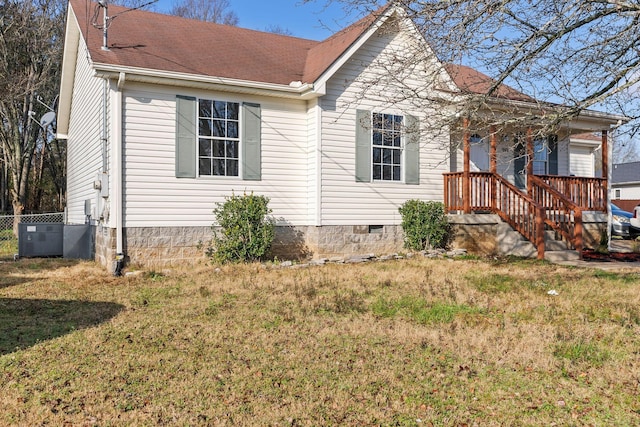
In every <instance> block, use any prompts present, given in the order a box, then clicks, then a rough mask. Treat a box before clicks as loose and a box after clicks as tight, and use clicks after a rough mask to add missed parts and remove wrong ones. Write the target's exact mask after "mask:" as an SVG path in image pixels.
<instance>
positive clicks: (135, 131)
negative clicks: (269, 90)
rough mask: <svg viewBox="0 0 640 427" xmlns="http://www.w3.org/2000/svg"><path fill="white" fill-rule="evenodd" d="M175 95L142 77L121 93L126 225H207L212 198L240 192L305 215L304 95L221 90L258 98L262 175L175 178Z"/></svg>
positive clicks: (291, 215) (287, 217)
mask: <svg viewBox="0 0 640 427" xmlns="http://www.w3.org/2000/svg"><path fill="white" fill-rule="evenodd" d="M185 92H187V93H179V94H180V95H188V96H193V97H198V98H205V99H220V98H222V95H221V94H218V93H210V92H192V91H185ZM175 97H176V92H175V91H172V90H171V89H168V88H165V89H162V88H154V87H151V86H143V85H140V86H139V87H136V88H135V90H133V89H129V90H126V91H125V93H124V112H123V117H124V119H123V133H124V177H125V180H124V182H125V187H124V209H125V215H124V218H125V227H145V226H149V227H151V226H153V227H158V226H210V225H212V224H213V221H214V216H213V212H212V211H213V209H214V208H215V207H216V203H217V202H224V197H225V196H230V195H231V194H232V193H235V194H243V193H244V192H247V193H251V192H254V193H255V194H258V195H265V196H267V197H269V198H270V199H271V201H270V203H269V206H270V207H271V208H272V209H273V215H274V216H275V217H276V218H277V219H278V220H279V221H280V223H289V224H293V225H303V224H307V223H309V218H308V216H309V215H308V214H309V212H308V195H307V191H308V181H307V173H308V172H307V166H308V162H309V158H308V154H309V153H308V149H307V142H308V138H309V135H308V133H307V120H308V112H307V106H306V102H292V101H286V100H278V99H275V100H274V99H268V98H258V97H248V96H247V97H245V96H240V95H238V96H232V97H230V95H227V94H225V95H224V99H225V100H228V101H230V102H240V103H242V102H253V103H256V104H260V105H261V108H262V180H261V181H246V180H242V178H241V177H199V178H196V179H179V178H175V162H174V156H175Z"/></svg>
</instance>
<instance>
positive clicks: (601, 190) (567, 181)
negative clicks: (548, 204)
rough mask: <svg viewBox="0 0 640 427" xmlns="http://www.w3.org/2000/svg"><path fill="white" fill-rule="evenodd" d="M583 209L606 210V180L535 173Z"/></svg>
mask: <svg viewBox="0 0 640 427" xmlns="http://www.w3.org/2000/svg"><path fill="white" fill-rule="evenodd" d="M535 176H536V178H539V179H541V180H542V181H544V182H546V183H547V184H549V185H550V186H551V187H553V188H555V189H556V190H558V192H559V193H560V194H562V195H563V196H564V197H565V198H567V199H569V200H571V201H572V202H573V203H575V204H576V205H577V206H578V207H580V208H581V209H582V210H585V211H601V212H607V180H606V179H604V178H586V177H577V176H555V175H535Z"/></svg>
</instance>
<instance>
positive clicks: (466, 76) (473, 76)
mask: <svg viewBox="0 0 640 427" xmlns="http://www.w3.org/2000/svg"><path fill="white" fill-rule="evenodd" d="M445 69H446V70H447V72H448V73H449V75H450V76H451V78H452V79H453V81H454V83H455V84H456V86H458V88H460V90H461V91H462V92H463V93H467V94H478V95H486V94H487V93H488V92H489V90H490V89H491V87H492V86H493V84H494V83H495V80H493V79H492V78H491V77H489V76H487V75H486V74H482V73H481V72H479V71H476V70H474V69H473V68H471V67H467V66H465V65H454V64H445ZM491 96H492V97H494V98H502V99H510V100H512V101H525V102H533V101H535V100H534V99H533V98H531V97H530V96H528V95H525V94H524V93H522V92H519V91H517V90H515V89H514V88H512V87H511V86H508V85H506V84H500V85H499V86H498V87H497V89H496V90H495V91H494V92H493V93H492V94H491Z"/></svg>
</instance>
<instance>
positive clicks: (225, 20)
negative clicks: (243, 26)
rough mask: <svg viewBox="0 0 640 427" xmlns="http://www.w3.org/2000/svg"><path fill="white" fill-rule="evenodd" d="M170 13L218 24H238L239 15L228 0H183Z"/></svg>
mask: <svg viewBox="0 0 640 427" xmlns="http://www.w3.org/2000/svg"><path fill="white" fill-rule="evenodd" d="M169 13H170V14H171V15H176V16H182V17H183V18H190V19H199V20H201V21H207V22H214V23H217V24H225V25H238V16H237V15H236V13H235V12H234V11H232V10H229V1H228V0H181V1H179V2H177V3H175V4H174V6H173V8H172V9H171V11H170V12H169Z"/></svg>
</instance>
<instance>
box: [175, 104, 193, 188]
mask: <svg viewBox="0 0 640 427" xmlns="http://www.w3.org/2000/svg"><path fill="white" fill-rule="evenodd" d="M196 104H197V103H196V99H195V98H193V97H190V96H180V95H177V96H176V178H195V177H196Z"/></svg>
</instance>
